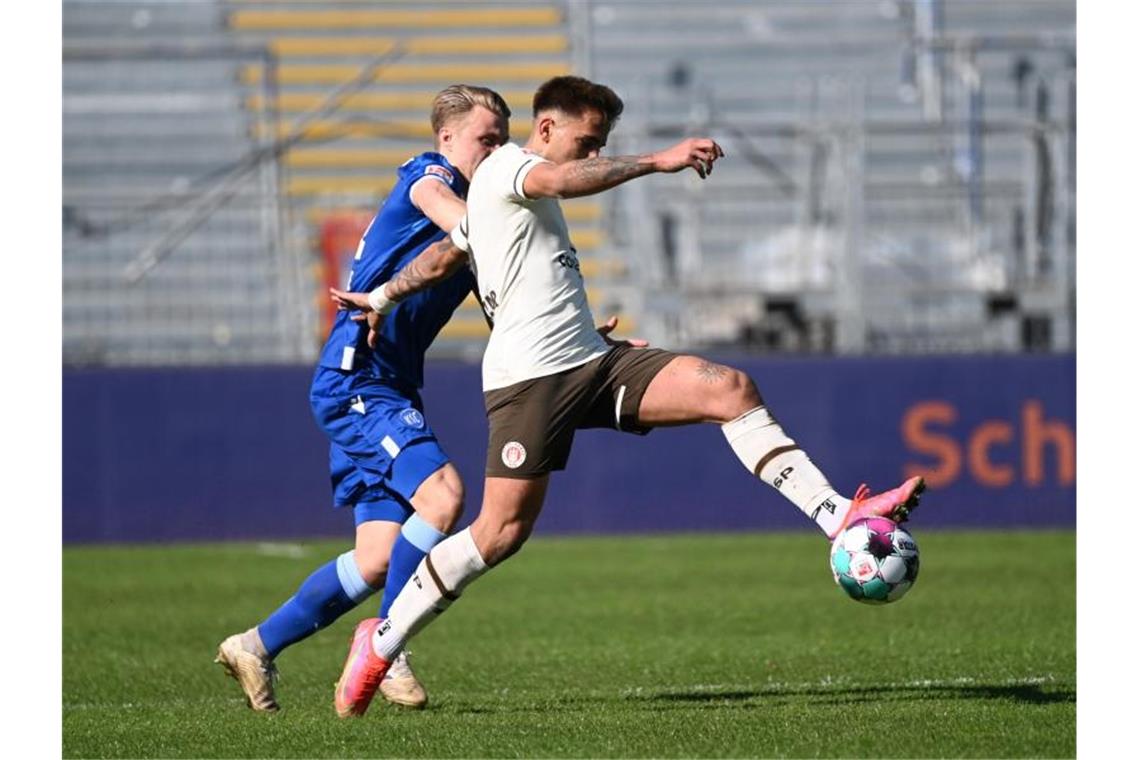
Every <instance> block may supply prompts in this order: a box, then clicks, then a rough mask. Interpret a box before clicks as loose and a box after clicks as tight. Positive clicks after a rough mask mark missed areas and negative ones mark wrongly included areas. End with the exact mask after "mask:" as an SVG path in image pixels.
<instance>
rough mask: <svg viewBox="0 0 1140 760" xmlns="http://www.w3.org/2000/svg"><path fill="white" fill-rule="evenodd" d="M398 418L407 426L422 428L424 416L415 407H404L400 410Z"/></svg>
mask: <svg viewBox="0 0 1140 760" xmlns="http://www.w3.org/2000/svg"><path fill="white" fill-rule="evenodd" d="M400 419H401V420H403V422H404V424H405V425H407V426H408V427H414V428H422V427H423V426H424V416H423V415H422V414H420V413H419V411H418V410H416V409H405V410H404V411H402V412H400Z"/></svg>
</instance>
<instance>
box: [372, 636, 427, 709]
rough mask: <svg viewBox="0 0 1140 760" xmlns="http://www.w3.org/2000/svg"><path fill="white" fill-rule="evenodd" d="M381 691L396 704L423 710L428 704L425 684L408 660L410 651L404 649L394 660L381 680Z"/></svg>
mask: <svg viewBox="0 0 1140 760" xmlns="http://www.w3.org/2000/svg"><path fill="white" fill-rule="evenodd" d="M380 693H381V694H383V695H384V699H386V700H388V701H389V702H391V703H392V704H394V705H401V706H403V707H410V708H412V709H414V710H422V709H423V708H424V707H425V706H426V705H427V692H426V691H425V690H424V686H423V684H421V683H420V681H419V679H418V678H416V674H415V673H414V672H412V664H411V663H410V662H408V652H407V651H406V650H405V651H402V652H400V653H399V654H398V655H396V659H395V660H393V661H392V666H391V667H390V668H388V673H387V674H386V675H385V676H384V680H383V681H381V682H380Z"/></svg>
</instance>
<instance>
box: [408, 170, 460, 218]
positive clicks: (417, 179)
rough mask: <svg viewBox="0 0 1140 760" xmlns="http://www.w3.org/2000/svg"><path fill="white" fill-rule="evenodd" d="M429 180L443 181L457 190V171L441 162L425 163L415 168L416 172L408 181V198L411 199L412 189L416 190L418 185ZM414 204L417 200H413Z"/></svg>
mask: <svg viewBox="0 0 1140 760" xmlns="http://www.w3.org/2000/svg"><path fill="white" fill-rule="evenodd" d="M427 181H436V182H442V183H443V184H445V185H447V186H448V187H450V188H451V189H452V190H453V191H454V190H455V172H453V171H452V170H451V169H448V168H447V167H446V166H443V165H441V164H423V165H421V166H418V167H416V168H415V172H414V173H413V174H412V176H411V178H410V180H409V182H408V200H411V197H412V191H413V190H415V188H416V185H418V184H420V183H421V182H427ZM412 205H415V201H412ZM417 208H418V207H417Z"/></svg>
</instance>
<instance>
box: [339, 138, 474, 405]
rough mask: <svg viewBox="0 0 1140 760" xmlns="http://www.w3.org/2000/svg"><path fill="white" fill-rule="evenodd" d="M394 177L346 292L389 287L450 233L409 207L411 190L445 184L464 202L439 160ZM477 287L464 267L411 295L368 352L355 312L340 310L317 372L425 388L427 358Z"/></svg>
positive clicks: (460, 180) (429, 156)
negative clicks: (322, 369)
mask: <svg viewBox="0 0 1140 760" xmlns="http://www.w3.org/2000/svg"><path fill="white" fill-rule="evenodd" d="M397 174H398V177H399V178H398V180H397V181H396V185H395V187H393V188H392V192H391V193H390V194H389V195H388V197H387V199H386V200H385V201H384V203H383V204H382V205H381V207H380V210H379V211H378V212H377V214H376V216H375V217H374V218H373V219H372V223H371V224H369V225H368V229H367V230H365V232H364V237H363V238H362V239H361V241H360V247H359V248H357V250H356V257H355V259H354V260H353V262H352V274H351V275H350V277H349V280H348V285H347V287H346V289H347V290H351V291H355V292H358V293H363V292H367V291H370V290H372V289H374V288H376V287H377V286H378V285H380V284H381V283H383V282H387V281H388V280H390V279H392V278H393V277H394V276H395V275H396V274H397V273H398V272H399V271H400V270H401V269H402V268H403V267H404V265H405V264H407V263H408V262H409V261H411V260H412V259H414V258H415V257H416V255H417V254H418V253H419V252H420V251H422V250H423V249H424V248H426V247H427V246H429V245H431V244H432V243H434V242H436V241H437V240H441V239H442V238H443V237H444V236H445V235H446V234H447V231H444V230H441V229H440V228H439V227H436V226H435V224H434V223H432V221H431V220H430V219H428V217H427V216H426V215H425V214H424V213H423V212H422V211H420V210H419V209H418V208H416V207H415V205H413V204H412V199H411V195H410V191H411V189H412V185H414V184H415V183H416V182H418V181H420V180H422V179H424V178H425V177H429V178H430V179H429V180H427V181H436V180H438V181H441V182H444V183H446V184H447V186H448V187H450V188H451V189H452V191H453V192H454V193H455V194H456V195H457V196H459V197H460V198H466V197H467V180H466V179H464V177H463V175H462V174H460V173H459V171H458V170H457V169H455V167H453V166H452V165H451V164H450V163H449V162H448V161H447V159H446V158H444V157H443V156H442V155H440V154H439V153H422V154H420V155H419V156H416V157H415V158H412V159H409V160H408V161H407V162H405V163H404V165H403V166H401V167H400V168H399V170H398V172H397ZM474 288H475V277H474V274H473V273H472V272H471V270H470V269H468V268H467V267H464V268H462V269H461V270H460V271H459V272H457V273H455V274H454V275H453V276H452V277H450V278H448V279H447V280H445V281H444V282H441V283H439V284H437V285H435V286H434V287H431V288H428V289H427V290H423V291H421V292H419V293H416V294H414V295H412V296H409V297H408V298H406V299H405V300H403V301H401V302H400V304H399V305H398V306H397V307H396V308H395V309H394V310H393V311H392V312H391V313H390V314H388V316H387V317H386V318H385V319H384V323H383V325H382V326H381V328H380V335H379V336H378V340H377V343H376V348H375V349H371V348H369V347H368V341H367V336H368V327H367V325H366V324H365V323H363V322H354V321H352V319H351V314H352V313H353V312H347V311H338V312H337V316H336V322H335V323H334V324H333V327H332V331H331V332H330V333H329V338H328V340H327V341H326V342H325V347H324V348H323V349H322V350H321V358H320V366H322V367H331V368H334V369H341V370H352V371H359V372H361V373H364V374H366V375H368V376H371V377H377V378H385V379H388V380H393V381H396V382H397V383H400V384H404V385H411V386H412V387H415V388H420V387H423V376H424V352H426V351H427V349H428V346H430V345H431V342H432V341H433V340H435V336H436V335H438V334H439V331H440V330H441V329H442V328H443V326H444V325H445V324H446V323H447V320H448V319H450V318H451V315H452V313H453V312H454V311H455V309H456V308H457V307H458V306H459V304H460V303H462V302H463V299H465V298H466V297H467V294H468V293H470V292H472V290H473V289H474Z"/></svg>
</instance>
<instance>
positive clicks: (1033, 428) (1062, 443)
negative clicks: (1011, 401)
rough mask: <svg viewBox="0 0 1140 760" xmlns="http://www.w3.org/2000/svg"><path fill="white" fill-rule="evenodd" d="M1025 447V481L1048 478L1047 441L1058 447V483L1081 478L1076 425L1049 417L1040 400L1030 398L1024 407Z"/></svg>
mask: <svg viewBox="0 0 1140 760" xmlns="http://www.w3.org/2000/svg"><path fill="white" fill-rule="evenodd" d="M1021 430H1022V443H1021V451H1022V457H1023V459H1024V462H1025V483H1026V485H1030V486H1039V485H1041V484H1042V483H1044V482H1045V445H1046V444H1047V443H1051V444H1053V446H1054V448H1056V449H1057V483H1058V484H1059V485H1062V486H1071V485H1072V484H1073V482H1074V481H1075V480H1076V479H1077V444H1076V440H1075V438H1074V436H1073V431H1072V429H1070V428H1069V426H1068V425H1066V424H1065V423H1064V422H1060V421H1052V422H1047V421H1046V420H1045V411H1044V409H1043V408H1042V405H1041V402H1040V401H1036V400H1033V401H1026V402H1025V404H1023V405H1022V407H1021Z"/></svg>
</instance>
